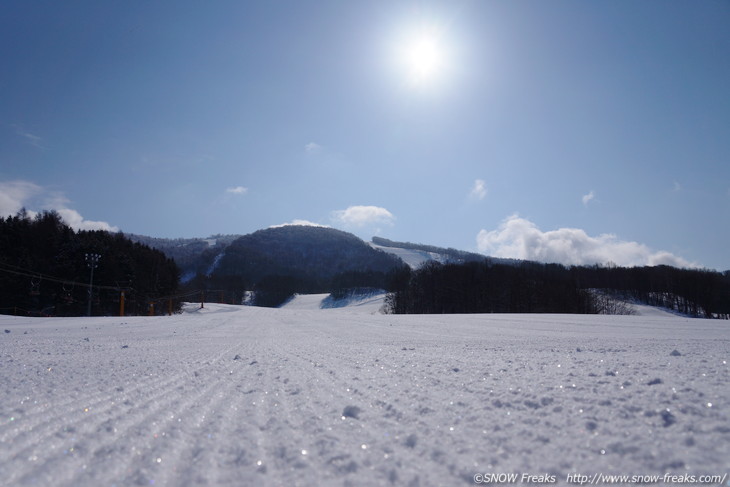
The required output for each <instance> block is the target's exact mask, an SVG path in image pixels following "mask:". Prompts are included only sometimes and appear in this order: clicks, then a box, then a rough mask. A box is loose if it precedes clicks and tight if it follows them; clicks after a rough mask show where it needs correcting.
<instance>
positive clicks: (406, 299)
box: [387, 260, 730, 318]
mask: <svg viewBox="0 0 730 487" xmlns="http://www.w3.org/2000/svg"><path fill="white" fill-rule="evenodd" d="M388 287H389V291H390V293H389V294H388V297H387V305H388V307H389V309H390V310H391V312H393V313H397V314H402V313H587V314H596V313H622V312H629V310H628V309H627V308H626V307H625V306H621V302H622V301H625V300H629V301H631V300H634V301H638V302H642V303H646V304H650V305H657V306H663V307H666V308H669V309H674V310H676V311H678V312H681V313H684V314H687V315H690V316H697V317H705V318H728V317H730V271H727V272H724V273H719V272H715V271H710V270H695V269H677V268H673V267H668V266H657V267H633V268H622V267H616V266H598V265H596V266H576V267H565V266H563V265H560V264H541V263H536V262H521V263H516V264H500V263H494V262H490V261H488V260H484V261H482V262H467V263H464V264H439V263H437V262H427V263H426V264H424V265H423V266H422V267H420V268H418V269H416V270H412V269H410V268H408V267H405V266H404V267H402V268H400V269H398V270H397V271H395V272H394V273H392V274H391V276H390V280H389V286H388ZM616 297H618V298H620V300H619V299H616Z"/></svg>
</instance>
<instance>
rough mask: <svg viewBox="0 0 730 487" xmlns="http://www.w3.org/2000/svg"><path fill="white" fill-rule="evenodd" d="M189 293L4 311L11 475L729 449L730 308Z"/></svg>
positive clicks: (3, 380) (368, 466)
mask: <svg viewBox="0 0 730 487" xmlns="http://www.w3.org/2000/svg"><path fill="white" fill-rule="evenodd" d="M189 311H190V312H188V313H184V314H181V315H177V316H172V317H152V318H143V317H140V318H68V319H63V318H59V319H56V318H48V319H41V318H16V317H6V316H2V317H0V367H1V369H0V370H2V375H0V478H1V479H3V483H4V484H3V485H12V486H30V485H44V486H61V485H64V486H65V485H69V486H70V485H73V486H97V485H116V486H127V485H155V486H160V485H168V486H185V485H222V486H241V485H256V486H259V485H260V486H278V485H306V486H309V485H312V486H314V485H317V486H328V485H337V486H340V485H366V486H369V485H412V486H430V485H449V486H451V485H474V476H475V475H477V476H479V475H487V474H496V475H499V474H510V473H518V474H520V475H522V474H534V475H549V476H554V477H555V480H556V483H557V484H566V483H567V481H568V476H569V475H575V474H580V475H584V474H585V475H593V474H594V473H603V474H619V475H649V474H657V475H664V474H665V473H667V472H673V473H676V474H680V475H681V474H687V475H697V476H699V475H705V474H710V475H715V474H719V475H723V474H725V473H726V472H727V471H728V470H729V469H730V426H728V425H730V387H728V384H730V371H729V370H728V360H729V359H730V357H728V355H730V329H729V328H728V323H727V322H726V321H709V320H699V319H691V320H690V319H684V318H678V317H652V316H616V317H608V316H576V315H557V316H556V315H462V316H448V315H447V316H391V315H380V314H375V315H370V314H357V313H348V312H347V311H344V310H339V311H338V310H327V311H321V310H313V311H312V310H307V309H263V308H252V307H231V306H225V305H210V307H209V305H208V304H206V308H204V310H200V309H198V310H197V311H196V310H195V309H194V308H193V307H191V309H190V310H189ZM478 478H479V479H483V478H484V477H478ZM570 478H571V479H575V478H576V477H574V476H573V477H570ZM518 483H519V482H518Z"/></svg>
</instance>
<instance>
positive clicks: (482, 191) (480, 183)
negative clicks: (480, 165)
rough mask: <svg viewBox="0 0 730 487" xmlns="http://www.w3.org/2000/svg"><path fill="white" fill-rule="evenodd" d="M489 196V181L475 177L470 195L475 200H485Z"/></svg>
mask: <svg viewBox="0 0 730 487" xmlns="http://www.w3.org/2000/svg"><path fill="white" fill-rule="evenodd" d="M486 196H487V183H485V182H484V180H483V179H475V180H474V186H472V188H471V191H470V192H469V197H470V198H471V199H475V200H483V199H484V198H485V197H486Z"/></svg>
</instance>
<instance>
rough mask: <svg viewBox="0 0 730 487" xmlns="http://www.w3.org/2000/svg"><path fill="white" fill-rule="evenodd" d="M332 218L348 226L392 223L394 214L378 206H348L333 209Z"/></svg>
mask: <svg viewBox="0 0 730 487" xmlns="http://www.w3.org/2000/svg"><path fill="white" fill-rule="evenodd" d="M332 220H333V221H334V222H336V223H340V224H343V225H345V226H348V227H363V226H365V225H373V224H376V225H377V224H386V225H392V224H393V223H394V222H395V216H394V215H393V214H392V213H391V212H389V211H388V210H386V209H385V208H381V207H379V206H350V207H349V208H347V209H346V210H337V211H333V212H332Z"/></svg>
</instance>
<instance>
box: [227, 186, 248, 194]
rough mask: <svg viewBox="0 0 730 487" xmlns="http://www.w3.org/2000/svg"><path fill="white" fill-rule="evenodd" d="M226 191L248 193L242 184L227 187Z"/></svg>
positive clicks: (229, 192)
mask: <svg viewBox="0 0 730 487" xmlns="http://www.w3.org/2000/svg"><path fill="white" fill-rule="evenodd" d="M226 193H228V194H246V193H248V188H246V187H243V186H235V187H233V188H227V189H226Z"/></svg>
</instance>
